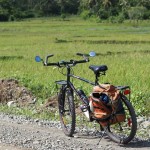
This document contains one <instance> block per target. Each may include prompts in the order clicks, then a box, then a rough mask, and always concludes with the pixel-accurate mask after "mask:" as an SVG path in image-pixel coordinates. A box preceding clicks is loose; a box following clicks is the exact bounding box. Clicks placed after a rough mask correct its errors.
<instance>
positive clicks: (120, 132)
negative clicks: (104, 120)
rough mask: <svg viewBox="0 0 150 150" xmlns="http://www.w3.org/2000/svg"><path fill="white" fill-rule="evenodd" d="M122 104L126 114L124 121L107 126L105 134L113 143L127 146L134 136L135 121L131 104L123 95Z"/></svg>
mask: <svg viewBox="0 0 150 150" xmlns="http://www.w3.org/2000/svg"><path fill="white" fill-rule="evenodd" d="M122 103H123V107H124V110H125V114H126V119H125V121H123V122H120V123H117V124H112V125H109V126H108V127H107V128H106V133H107V135H108V136H109V138H110V139H111V140H113V141H114V142H117V143H121V144H127V143H129V142H130V141H131V140H132V139H133V138H134V136H135V134H136V130H137V119H136V114H135V111H134V108H133V106H132V104H131V103H130V101H129V100H128V99H127V97H125V96H123V95H122Z"/></svg>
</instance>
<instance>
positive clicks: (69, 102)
mask: <svg viewBox="0 0 150 150" xmlns="http://www.w3.org/2000/svg"><path fill="white" fill-rule="evenodd" d="M58 108H59V117H60V122H61V127H62V129H63V131H64V133H65V135H67V136H69V137H71V136H72V135H73V133H74V130H75V117H76V116H75V105H74V97H73V92H72V90H71V89H70V88H66V87H65V86H62V88H61V90H60V93H59V95H58Z"/></svg>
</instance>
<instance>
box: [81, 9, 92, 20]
mask: <svg viewBox="0 0 150 150" xmlns="http://www.w3.org/2000/svg"><path fill="white" fill-rule="evenodd" d="M80 16H81V17H82V18H83V19H84V20H86V19H88V18H90V16H91V13H90V11H89V10H84V11H82V12H81V14H80Z"/></svg>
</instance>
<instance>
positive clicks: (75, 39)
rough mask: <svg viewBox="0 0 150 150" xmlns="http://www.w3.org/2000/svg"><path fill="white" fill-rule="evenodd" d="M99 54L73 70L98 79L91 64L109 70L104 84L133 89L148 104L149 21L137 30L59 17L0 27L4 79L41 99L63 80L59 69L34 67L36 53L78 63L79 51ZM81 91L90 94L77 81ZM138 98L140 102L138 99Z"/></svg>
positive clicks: (88, 87)
mask: <svg viewBox="0 0 150 150" xmlns="http://www.w3.org/2000/svg"><path fill="white" fill-rule="evenodd" d="M90 51H95V52H96V53H97V56H96V57H92V58H90V62H89V63H86V64H79V65H77V66H75V67H74V68H73V69H74V74H75V75H79V76H81V77H84V78H86V79H89V80H91V81H94V74H93V72H92V71H91V70H90V69H89V68H88V67H89V65H102V64H106V65H107V66H108V71H107V73H106V76H103V77H102V78H101V79H100V82H101V83H103V82H110V83H112V84H114V85H130V86H131V88H132V94H133V97H134V99H136V96H137V97H138V94H139V93H140V96H142V97H144V98H145V100H146V101H147V102H148V101H150V94H149V89H150V76H149V75H150V21H143V22H141V23H139V25H138V26H136V27H135V26H133V24H132V23H130V22H129V21H127V22H125V23H124V24H110V23H96V22H95V21H93V20H86V21H85V20H82V19H80V18H78V17H68V18H67V19H66V20H62V19H61V18H59V17H52V18H40V19H34V20H24V21H19V22H1V23H0V78H2V79H3V78H16V79H18V80H19V81H20V82H21V84H23V85H25V86H27V87H28V88H29V89H31V90H32V91H33V93H34V94H35V95H36V96H38V97H39V98H40V99H41V101H42V100H44V99H45V98H47V97H49V96H51V95H53V94H55V92H56V88H55V84H54V81H55V80H60V79H65V76H63V75H62V74H60V73H59V71H58V69H57V68H55V67H43V65H42V63H36V62H35V60H34V58H35V56H36V55H39V56H41V57H42V58H45V56H46V55H48V54H54V56H53V57H51V58H50V59H49V62H57V61H60V60H70V59H75V60H80V59H82V58H81V57H80V56H77V55H76V53H77V52H80V53H85V54H88V53H89V52H90ZM74 84H75V86H76V87H78V88H82V89H85V91H86V93H87V94H89V93H90V92H91V90H92V86H91V85H88V84H87V83H83V82H81V81H78V80H76V79H75V80H74ZM137 99H138V98H137Z"/></svg>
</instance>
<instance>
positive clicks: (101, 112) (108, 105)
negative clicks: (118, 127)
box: [89, 84, 126, 126]
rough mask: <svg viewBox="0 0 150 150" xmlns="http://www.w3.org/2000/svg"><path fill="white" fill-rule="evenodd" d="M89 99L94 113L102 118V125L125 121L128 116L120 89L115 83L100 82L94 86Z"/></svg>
mask: <svg viewBox="0 0 150 150" xmlns="http://www.w3.org/2000/svg"><path fill="white" fill-rule="evenodd" d="M103 96H104V97H105V101H104V99H103ZM89 100H90V103H91V104H92V107H93V110H91V111H92V115H93V117H94V118H96V119H99V120H100V121H99V122H100V124H101V125H102V126H107V125H108V124H115V123H117V122H123V121H125V118H126V116H125V112H124V108H123V105H122V101H121V100H120V96H119V91H118V90H117V89H116V88H115V87H114V86H113V85H111V84H100V86H94V88H93V92H92V95H91V96H90V99H89ZM112 114H114V115H112Z"/></svg>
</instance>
